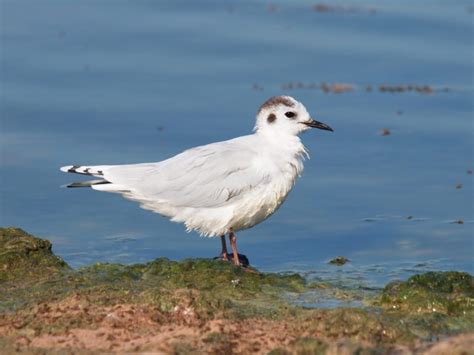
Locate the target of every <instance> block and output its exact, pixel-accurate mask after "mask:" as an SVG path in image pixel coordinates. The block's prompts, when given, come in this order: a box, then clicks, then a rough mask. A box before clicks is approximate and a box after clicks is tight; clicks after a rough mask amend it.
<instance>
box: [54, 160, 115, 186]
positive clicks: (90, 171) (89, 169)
mask: <svg viewBox="0 0 474 355" xmlns="http://www.w3.org/2000/svg"><path fill="white" fill-rule="evenodd" d="M104 168H106V166H81V165H68V166H63V167H61V168H60V170H61V171H64V172H65V173H75V174H81V175H88V176H94V177H99V178H101V179H98V180H89V181H81V182H73V183H71V184H68V185H64V186H62V187H69V188H71V187H92V188H93V186H96V185H104V184H110V183H111V182H110V181H107V180H105V179H104V178H103V176H104V172H103V171H104Z"/></svg>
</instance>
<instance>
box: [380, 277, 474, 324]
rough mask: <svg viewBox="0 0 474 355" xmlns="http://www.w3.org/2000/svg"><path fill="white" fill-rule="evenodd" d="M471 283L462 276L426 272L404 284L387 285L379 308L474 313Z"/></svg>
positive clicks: (473, 286)
mask: <svg viewBox="0 0 474 355" xmlns="http://www.w3.org/2000/svg"><path fill="white" fill-rule="evenodd" d="M473 298H474V279H473V277H472V276H471V275H470V274H468V273H466V272H457V271H449V272H427V273H425V274H422V275H415V276H412V277H410V278H409V279H408V280H407V281H395V282H391V283H389V284H388V285H387V286H386V287H385V288H384V290H383V293H382V295H381V298H380V304H381V305H382V306H383V307H386V308H389V309H396V310H401V311H408V312H416V313H443V314H446V315H464V314H466V313H471V314H472V313H474V303H473V302H472V299H473Z"/></svg>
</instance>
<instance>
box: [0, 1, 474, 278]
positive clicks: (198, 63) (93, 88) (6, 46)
mask: <svg viewBox="0 0 474 355" xmlns="http://www.w3.org/2000/svg"><path fill="white" fill-rule="evenodd" d="M314 4H315V2H312V1H274V2H272V3H271V4H270V3H268V2H263V1H240V2H234V1H200V2H199V3H198V2H186V1H160V2H153V1H144V0H143V1H123V0H120V1H113V2H112V1H81V2H76V1H62V0H45V1H41V2H38V1H32V0H23V1H11V0H10V1H9V0H2V1H1V12H2V19H1V20H2V21H1V23H2V25H1V56H2V69H1V83H2V99H1V132H0V141H1V166H0V173H1V184H0V194H1V209H0V225H4V226H5V225H12V226H13V225H14V226H20V227H22V228H24V229H25V230H27V231H28V232H30V233H32V234H35V235H39V236H42V237H46V238H48V239H50V240H51V241H52V242H53V244H54V248H55V252H56V253H57V254H59V255H60V256H62V257H63V258H64V259H65V260H66V261H67V262H68V263H70V264H71V265H73V266H75V267H78V266H81V265H85V264H88V263H91V262H96V261H103V262H105V261H111V262H112V261H113V262H124V263H133V262H142V261H146V260H150V259H153V258H155V257H157V256H167V257H169V258H173V259H181V258H186V257H209V256H214V255H217V253H218V251H219V248H220V243H219V241H218V240H215V239H214V240H212V239H203V238H200V237H199V236H197V235H196V234H194V233H191V234H186V233H185V231H184V228H183V226H181V225H177V224H173V223H171V222H169V221H167V220H166V219H165V218H162V217H160V216H159V215H156V214H153V213H151V212H148V211H145V210H141V209H140V208H138V206H137V205H136V204H134V203H132V202H130V201H126V200H124V199H122V198H121V197H120V196H116V195H111V194H104V193H98V192H95V191H89V190H84V189H75V190H66V189H60V188H59V186H61V185H63V184H65V183H68V182H71V181H72V180H74V177H73V176H67V175H65V174H63V173H61V172H59V170H58V168H59V167H60V166H62V165H68V164H84V165H85V164H120V163H139V162H148V161H159V160H162V159H165V158H167V157H170V156H172V155H174V154H176V153H179V152H180V151H182V150H184V149H187V148H189V147H193V146H196V145H200V144H205V143H210V142H213V141H219V140H225V139H229V138H232V137H235V136H239V135H244V134H248V133H249V132H251V129H252V127H253V123H254V117H255V112H256V109H257V107H258V106H259V105H260V104H261V103H262V102H263V101H264V100H265V99H267V98H268V97H270V96H272V95H278V94H289V95H293V96H295V97H296V98H297V99H299V100H301V101H302V102H303V103H305V105H306V106H307V108H308V110H309V111H310V112H311V113H312V114H313V115H314V116H315V117H316V118H319V119H320V120H321V121H323V122H326V123H328V124H329V125H331V126H332V127H333V128H334V129H335V133H334V134H330V133H328V132H323V131H318V132H309V133H306V134H305V135H304V136H303V141H304V143H305V145H306V146H307V147H308V149H309V151H310V152H311V160H308V161H307V162H306V163H305V171H304V174H303V177H302V178H301V179H299V180H298V182H297V184H296V187H295V188H294V190H293V191H292V192H291V194H290V195H289V197H288V199H287V201H286V202H285V204H284V205H283V206H282V208H280V210H279V211H278V212H277V213H276V214H275V215H274V216H272V217H271V218H270V219H269V220H267V221H266V222H264V223H262V224H260V225H259V226H257V227H255V228H253V229H251V230H248V231H243V232H241V233H239V239H238V240H239V248H240V250H241V251H242V252H243V253H245V254H246V255H247V256H248V257H249V258H250V261H251V262H252V264H254V265H255V266H256V267H258V268H260V269H262V270H294V271H301V272H307V273H309V274H308V275H310V276H311V275H312V277H316V278H323V279H325V278H327V279H329V280H332V281H337V278H338V277H343V278H344V280H347V279H349V280H350V279H351V278H354V279H355V280H356V282H358V283H361V284H367V285H368V286H370V287H372V286H374V287H378V286H380V285H382V284H383V283H384V282H386V281H387V280H389V279H393V278H400V277H402V278H403V277H406V276H408V275H410V274H412V273H416V272H421V271H425V269H434V270H444V269H457V270H467V271H470V272H472V271H473V263H472V261H473V260H472V255H473V252H474V248H473V227H474V225H473V221H474V213H473V199H472V196H473V175H472V174H468V170H469V169H471V170H472V169H473V168H474V166H473V130H472V128H473V126H472V124H473V123H472V122H473V121H472V90H473V86H472V78H473V67H472V59H473V58H472V38H473V37H472V34H473V32H472V31H473V28H472V21H473V18H472V17H473V13H472V12H473V11H472V6H471V2H469V1H401V2H396V3H395V2H392V1H376V2H375V1H372V2H370V1H367V2H360V1H351V2H338V3H337V4H338V6H337V7H336V8H335V9H334V11H327V12H317V11H313V10H312V6H313V5H314ZM351 8H352V10H351ZM289 82H294V83H295V82H301V83H305V85H306V84H307V85H308V86H310V85H309V84H311V83H321V82H327V83H348V84H351V85H353V86H354V88H355V90H353V91H351V92H347V93H341V94H332V93H324V92H323V91H321V90H317V89H308V88H306V89H283V88H282V85H284V84H286V83H289ZM381 84H389V85H398V84H416V85H430V86H431V87H433V88H434V89H435V91H434V92H432V93H430V94H422V93H418V92H413V91H411V92H404V93H386V92H379V90H378V85H381ZM254 85H256V86H255V87H254ZM367 85H371V86H372V88H373V90H372V91H370V92H368V91H366V86H367ZM446 88H447V89H448V90H445V89H446ZM383 128H387V129H389V130H390V132H391V134H390V135H388V136H382V135H380V132H381V130H382V129H383ZM457 185H458V187H459V186H460V185H462V186H461V187H460V188H456V186H457ZM459 220H461V221H462V222H463V224H459V223H452V222H455V221H459ZM336 255H344V256H346V257H348V258H349V259H351V261H352V262H351V263H350V264H349V265H347V266H344V267H343V268H342V269H341V268H337V267H334V266H327V265H326V263H327V261H328V260H329V259H330V258H332V257H334V256H336ZM416 265H425V266H424V267H416ZM426 265H427V266H426ZM341 275H342V276H341ZM335 279H336V280H335Z"/></svg>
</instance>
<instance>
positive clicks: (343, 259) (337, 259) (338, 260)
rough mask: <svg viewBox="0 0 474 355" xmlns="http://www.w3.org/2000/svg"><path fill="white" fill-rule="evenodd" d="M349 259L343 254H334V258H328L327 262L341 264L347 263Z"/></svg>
mask: <svg viewBox="0 0 474 355" xmlns="http://www.w3.org/2000/svg"><path fill="white" fill-rule="evenodd" d="M349 261H350V260H349V259H347V258H346V257H344V256H336V257H335V258H334V259H331V260H329V264H333V265H338V266H341V265H344V264H346V263H348V262H349Z"/></svg>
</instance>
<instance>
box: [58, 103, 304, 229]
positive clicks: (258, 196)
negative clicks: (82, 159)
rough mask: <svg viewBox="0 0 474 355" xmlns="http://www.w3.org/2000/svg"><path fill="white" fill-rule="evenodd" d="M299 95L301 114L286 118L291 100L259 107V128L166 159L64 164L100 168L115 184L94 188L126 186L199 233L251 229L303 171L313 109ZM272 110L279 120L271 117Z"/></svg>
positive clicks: (126, 191)
mask: <svg viewBox="0 0 474 355" xmlns="http://www.w3.org/2000/svg"><path fill="white" fill-rule="evenodd" d="M292 100H294V99H292ZM294 102H295V105H296V108H295V109H296V110H298V114H299V115H300V116H301V117H300V120H299V121H296V120H294V122H291V120H289V119H284V118H282V117H283V115H284V112H285V111H286V110H288V107H286V108H285V107H280V106H281V105H280V106H276V107H265V106H262V108H261V109H260V112H259V114H258V116H257V125H256V132H255V133H254V134H252V135H248V136H243V137H239V138H235V139H232V140H228V141H224V142H218V143H213V144H209V145H205V146H200V147H196V148H192V149H189V150H186V151H184V152H183V153H181V154H178V155H176V156H174V157H172V158H170V159H167V160H164V161H161V162H156V163H144V164H132V165H102V166H91V167H82V166H81V167H77V168H76V169H75V170H74V171H71V170H70V169H71V166H68V167H64V168H61V170H63V171H69V172H77V173H85V172H87V173H88V174H91V175H95V174H99V173H100V177H102V178H103V179H105V180H106V181H108V182H110V184H99V185H92V186H91V187H92V188H93V189H95V190H99V191H107V192H116V193H121V194H122V195H123V196H124V197H126V198H128V199H130V200H134V201H137V202H138V203H140V205H141V207H143V208H145V209H148V210H151V211H154V212H157V213H160V214H162V215H164V216H167V217H169V218H170V219H171V220H172V221H175V222H182V223H184V224H185V225H186V227H187V230H188V231H191V230H196V231H198V232H199V233H200V234H201V235H205V236H220V235H223V234H225V233H226V232H228V231H229V230H230V229H231V228H232V230H234V231H238V230H242V229H246V228H250V227H252V226H254V225H256V224H258V223H260V222H261V221H263V220H264V219H266V218H267V217H268V216H270V215H271V214H272V213H273V212H275V211H276V209H277V208H278V207H279V206H280V205H281V203H282V202H283V201H284V200H285V198H286V196H287V195H288V193H289V191H290V190H291V188H292V187H293V185H294V183H295V179H296V177H297V176H298V175H299V174H300V173H301V172H302V170H303V163H302V161H303V159H304V157H305V156H306V155H307V153H306V150H305V148H304V146H303V144H302V143H301V141H300V139H299V138H298V136H297V134H298V133H300V132H302V131H304V130H306V129H307V127H306V125H302V124H301V123H302V120H308V119H309V115H308V113H307V111H306V109H305V108H304V106H303V105H302V104H300V103H298V102H297V101H294ZM270 111H271V112H275V114H276V115H277V117H278V120H276V121H275V122H271V123H268V122H269V121H268V122H267V116H268V112H270Z"/></svg>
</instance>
